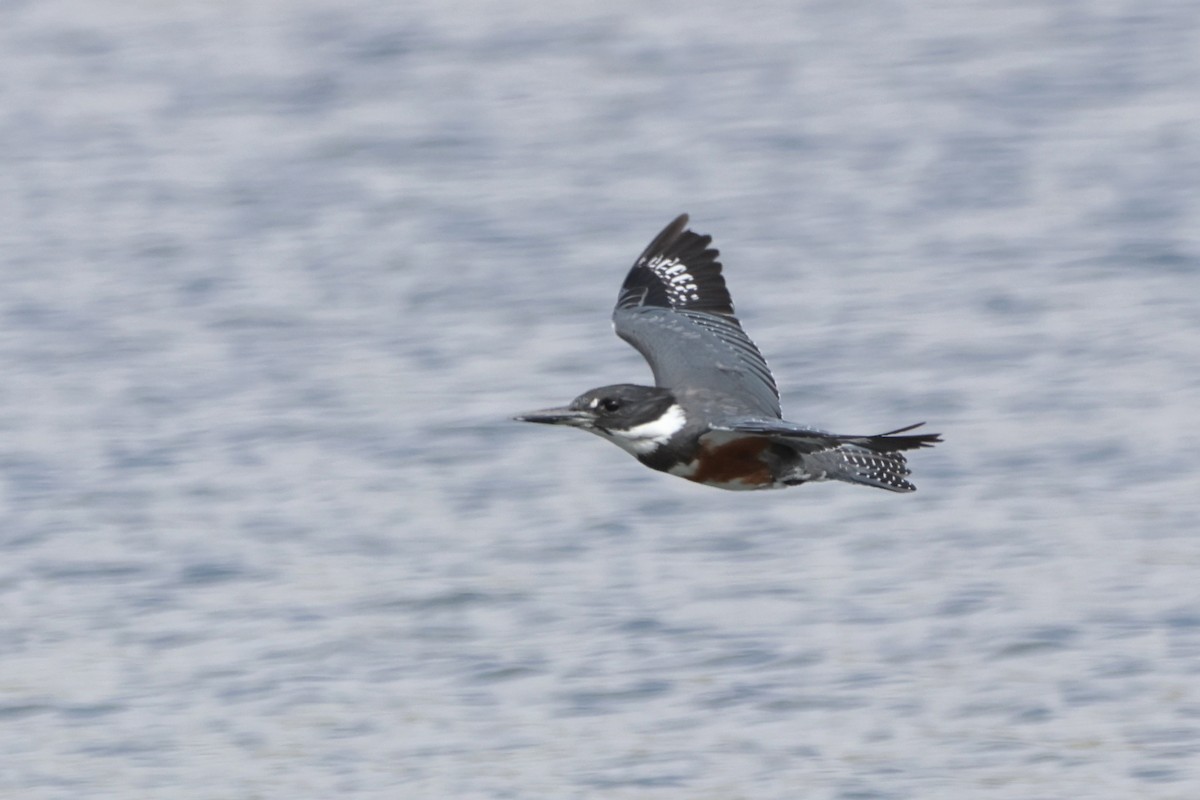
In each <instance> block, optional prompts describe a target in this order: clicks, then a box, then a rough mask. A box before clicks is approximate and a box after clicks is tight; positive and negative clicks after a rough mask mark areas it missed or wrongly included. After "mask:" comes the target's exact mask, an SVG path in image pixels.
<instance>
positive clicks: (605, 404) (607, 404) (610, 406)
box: [600, 397, 621, 412]
mask: <svg viewBox="0 0 1200 800" xmlns="http://www.w3.org/2000/svg"><path fill="white" fill-rule="evenodd" d="M620 407H621V401H620V400H614V399H613V398H611V397H606V398H604V399H603V400H601V401H600V408H601V409H603V410H604V411H608V412H612V411H616V410H617V409H618V408H620Z"/></svg>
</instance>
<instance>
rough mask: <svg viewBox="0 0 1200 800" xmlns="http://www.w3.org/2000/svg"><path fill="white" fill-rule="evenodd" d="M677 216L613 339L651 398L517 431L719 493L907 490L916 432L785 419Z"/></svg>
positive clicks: (613, 396)
mask: <svg viewBox="0 0 1200 800" xmlns="http://www.w3.org/2000/svg"><path fill="white" fill-rule="evenodd" d="M687 225H688V216H687V214H682V215H680V216H679V217H677V218H676V219H675V220H674V221H673V222H671V224H670V225H668V226H667V227H666V228H664V229H663V231H662V233H660V234H658V236H656V237H654V241H652V242H651V243H650V245H649V246H648V247H647V248H646V249H645V251H644V252H643V253H642V254H641V256H639V257H638V259H637V261H636V262H634V265H633V268H632V269H630V270H629V274H628V275H627V276H626V277H625V282H624V284H622V286H621V292H620V294H619V295H618V297H617V306H616V308H615V309H614V310H613V327H614V328H615V329H616V332H617V335H618V336H620V337H621V338H622V339H624V340H625V341H626V342H628V343H629V344H631V345H633V347H634V348H636V349H637V351H638V352H639V353H641V354H642V356H643V357H644V358H645V359H646V361H647V362H649V364H650V370H651V371H652V372H653V373H654V383H655V385H654V386H639V385H635V384H630V383H621V384H616V385H614V386H602V387H600V388H598V389H592V390H590V391H587V392H584V393H583V394H581V395H579V397H576V398H575V399H574V400H573V401H571V404H570V405H568V406H564V407H560V408H547V409H543V410H541V411H531V412H529V413H526V414H521V415H519V416H517V417H515V419H517V420H520V421H524V422H539V423H544V424H547V425H566V426H568V427H572V428H581V429H583V430H585V431H589V432H591V433H594V434H596V435H598V436H601V437H603V438H605V439H607V440H609V441H610V442H612V443H613V444H615V445H617V446H618V447H620V448H621V449H623V450H625V451H626V452H628V453H630V454H631V455H633V456H634V457H635V458H636V459H637V460H638V461H640V462H642V463H643V464H645V465H646V466H647V467H650V468H651V469H656V470H659V471H661V472H666V473H669V474H671V475H677V476H679V477H681V478H686V479H688V480H690V481H695V482H696V483H702V484H704V485H706V486H715V487H717V488H720V489H734V490H741V489H780V488H784V487H787V486H798V485H800V484H802V483H810V482H815V481H827V480H836V481H845V482H846V483H855V484H860V485H863V486H874V487H877V488H880V489H887V490H889V491H893V492H912V491H915V490H916V487H915V486H913V485H912V484H911V483H910V482H909V481H908V480H907V476H908V475H909V474H911V473H910V471H909V469H908V465H907V462H906V461H905V458H904V455H903V451H906V450H916V449H918V448H922V447H932V446H933V445H934V444H935V443H937V442H940V441H941V440H942V439H941V436H940V435H939V434H936V433H922V434H909V435H902V434H908V432H909V431H911V430H914V429H916V428H919V427H921V426H922V425H924V423H923V422H922V423H917V424H916V425H909V426H907V427H904V428H897V429H896V430H894V431H888V432H887V433H880V434H876V435H874V436H853V435H846V434H837V433H828V432H826V431H820V430H814V429H812V428H807V427H804V426H802V425H797V424H795V423H792V422H787V421H786V420H784V419H783V414H782V411H781V409H780V407H779V390H778V389H777V388H776V386H775V378H774V377H773V376H772V375H771V370H770V369H769V368H768V367H767V362H766V360H765V359H764V358H763V357H762V354H761V353H760V352H759V351H758V347H756V346H755V344H754V342H752V341H751V340H750V337H749V336H747V335H746V332H745V331H743V330H742V325H741V323H740V322H739V321H738V318H737V317H736V316H735V315H734V311H733V301H732V299H731V298H730V296H729V291H728V290H727V289H726V288H725V279H724V277H723V276H722V275H721V263H720V262H719V261H718V260H717V257H718V256H719V255H720V254H719V253H718V251H717V250H715V249H713V248H710V247H709V245H710V244H711V243H712V237H711V236H701V235H699V234H697V233H694V232H693V231H691V230H688V227H687Z"/></svg>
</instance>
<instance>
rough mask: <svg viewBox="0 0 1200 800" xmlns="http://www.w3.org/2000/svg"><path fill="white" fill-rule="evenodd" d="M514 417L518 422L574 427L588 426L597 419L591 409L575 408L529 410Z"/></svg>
mask: <svg viewBox="0 0 1200 800" xmlns="http://www.w3.org/2000/svg"><path fill="white" fill-rule="evenodd" d="M513 419H515V420H517V421H518V422H540V423H542V424H543V425H570V426H571V427H572V428H586V427H587V426H589V425H591V424H592V423H593V422H595V421H596V415H595V414H593V413H592V412H591V411H583V410H580V409H575V408H566V407H565V406H564V407H563V408H543V409H542V410H541V411H529V412H527V413H525V414H517V415H516V416H515V417H513Z"/></svg>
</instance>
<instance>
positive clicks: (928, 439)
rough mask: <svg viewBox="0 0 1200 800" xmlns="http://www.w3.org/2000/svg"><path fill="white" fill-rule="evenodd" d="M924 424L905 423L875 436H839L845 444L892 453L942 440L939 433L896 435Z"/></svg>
mask: <svg viewBox="0 0 1200 800" xmlns="http://www.w3.org/2000/svg"><path fill="white" fill-rule="evenodd" d="M924 424H925V423H924V422H918V423H917V424H915V425H907V426H905V427H903V428H897V429H896V430H894V431H888V432H887V433H880V434H876V435H875V436H845V437H839V438H841V439H843V440H844V441H845V442H846V443H847V444H852V445H855V446H857V447H862V448H865V449H867V450H871V451H873V452H875V453H881V454H887V453H894V452H896V451H897V450H916V449H918V448H921V447H933V446H934V445H935V444H937V443H938V442H940V441H941V440H942V435H941V434H940V433H918V434H916V435H915V436H897V435H896V434H897V433H906V432H908V431H911V430H915V429H917V428H919V427H921V426H922V425H924ZM901 460H903V459H901Z"/></svg>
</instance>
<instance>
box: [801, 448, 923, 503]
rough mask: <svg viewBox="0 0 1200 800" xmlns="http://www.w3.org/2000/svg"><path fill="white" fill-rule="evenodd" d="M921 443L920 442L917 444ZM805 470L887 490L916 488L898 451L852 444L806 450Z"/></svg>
mask: <svg viewBox="0 0 1200 800" xmlns="http://www.w3.org/2000/svg"><path fill="white" fill-rule="evenodd" d="M917 446H920V445H917ZM803 458H804V465H805V468H806V470H808V471H810V472H813V471H820V472H823V473H824V474H825V478H826V479H829V480H835V481H845V482H846V483H857V484H859V485H862V486H874V487H876V488H879V489H887V490H888V491H890V492H915V491H916V490H917V487H916V486H913V485H912V484H911V483H909V482H908V481H907V480H905V477H906V476H908V475H911V474H912V471H911V470H909V468H908V463H907V462H906V461H905V460H904V456H903V455H901V454H900V453H897V452H894V451H893V452H885V453H881V452H877V451H872V450H868V449H866V448H864V447H858V446H855V445H852V444H847V445H842V446H841V447H835V448H834V449H832V450H822V451H821V452H819V453H808V454H806V455H805V456H804V457H803Z"/></svg>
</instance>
